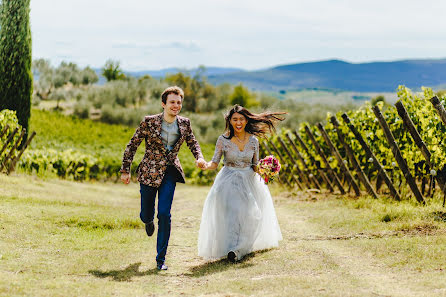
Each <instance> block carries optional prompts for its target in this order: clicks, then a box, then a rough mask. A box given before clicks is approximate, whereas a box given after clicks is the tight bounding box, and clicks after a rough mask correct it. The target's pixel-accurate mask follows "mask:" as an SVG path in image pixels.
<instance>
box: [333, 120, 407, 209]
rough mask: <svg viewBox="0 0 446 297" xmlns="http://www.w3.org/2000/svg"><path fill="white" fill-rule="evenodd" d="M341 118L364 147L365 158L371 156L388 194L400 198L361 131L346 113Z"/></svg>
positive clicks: (396, 198)
mask: <svg viewBox="0 0 446 297" xmlns="http://www.w3.org/2000/svg"><path fill="white" fill-rule="evenodd" d="M342 119H343V120H344V122H345V123H346V124H347V126H348V128H349V129H350V131H352V133H353V134H354V135H355V138H356V140H358V142H359V144H360V145H361V147H362V148H363V149H364V151H365V153H366V157H367V158H372V161H373V165H374V166H375V168H377V169H378V173H379V175H380V176H381V178H382V179H383V180H384V182H385V183H386V185H387V187H388V188H389V191H390V194H391V195H392V197H393V198H394V199H395V200H398V201H399V200H401V196H400V194H399V193H398V191H397V190H396V188H395V186H394V185H393V183H392V181H391V180H390V178H389V176H388V175H387V172H386V171H385V170H384V167H383V166H382V165H381V163H380V162H379V161H378V159H377V158H376V156H375V154H374V153H373V152H372V150H371V149H370V147H369V146H368V144H367V143H366V142H365V140H364V138H363V137H362V135H361V133H359V131H358V130H357V129H356V127H355V126H354V125H353V124H352V122H351V120H350V118H349V117H348V115H347V114H346V113H343V114H342Z"/></svg>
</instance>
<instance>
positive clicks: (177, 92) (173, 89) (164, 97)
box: [161, 86, 184, 104]
mask: <svg viewBox="0 0 446 297" xmlns="http://www.w3.org/2000/svg"><path fill="white" fill-rule="evenodd" d="M169 94H175V95H179V96H180V97H181V101H183V99H184V92H183V90H182V89H181V88H180V87H178V86H173V87H168V88H167V89H165V90H164V92H163V93H162V94H161V101H163V103H164V104H166V101H167V96H169Z"/></svg>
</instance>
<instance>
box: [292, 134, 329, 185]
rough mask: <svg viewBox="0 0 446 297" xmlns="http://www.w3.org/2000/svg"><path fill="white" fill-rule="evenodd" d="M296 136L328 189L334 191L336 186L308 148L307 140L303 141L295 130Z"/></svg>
mask: <svg viewBox="0 0 446 297" xmlns="http://www.w3.org/2000/svg"><path fill="white" fill-rule="evenodd" d="M294 136H296V139H297V140H298V141H299V144H300V145H301V147H302V148H303V149H304V150H305V152H306V153H307V156H308V157H309V158H310V161H311V162H313V163H314V164H315V165H316V168H317V170H318V172H319V175H320V176H321V177H322V179H323V180H324V181H325V184H326V185H327V187H328V190H329V191H330V192H334V188H333V186H332V185H331V182H330V179H329V178H328V177H327V175H326V174H325V172H324V170H322V168H321V166H320V165H319V163H318V162H316V160H315V159H314V157H313V155H312V154H310V150H309V149H308V147H307V145H306V144H305V142H304V141H303V139H302V138H301V137H300V135H299V134H298V133H297V132H296V131H294Z"/></svg>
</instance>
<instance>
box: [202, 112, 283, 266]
mask: <svg viewBox="0 0 446 297" xmlns="http://www.w3.org/2000/svg"><path fill="white" fill-rule="evenodd" d="M282 114H284V113H283V112H280V113H272V112H265V113H262V114H253V113H251V112H249V111H248V110H247V109H246V108H244V107H242V106H240V105H235V106H234V107H233V108H232V109H231V110H230V111H229V112H228V113H227V115H226V116H225V120H226V131H225V134H223V135H221V136H220V137H219V138H218V140H217V144H216V147H215V154H214V157H213V158H212V160H211V161H210V162H208V163H207V164H206V167H205V169H211V170H212V169H216V168H217V166H218V163H219V162H220V159H221V156H222V155H224V167H223V169H222V170H221V171H220V172H219V173H218V174H217V177H216V178H215V181H214V184H213V186H212V188H211V190H210V191H209V193H208V196H207V198H206V201H205V203H204V207H203V214H202V219H201V226H200V232H199V237H198V255H199V256H201V257H203V258H205V259H209V260H213V259H220V258H223V257H226V256H227V257H228V259H229V260H230V261H232V262H235V261H237V260H240V259H241V258H242V257H243V256H244V255H246V254H248V253H251V252H253V251H257V250H262V249H267V248H271V247H277V246H278V241H279V240H282V233H281V232H280V227H279V224H278V222H277V217H276V213H275V210H274V206H273V201H272V198H271V194H270V192H269V190H268V187H267V186H266V185H265V183H264V182H263V180H262V179H261V177H260V175H258V174H257V173H256V172H255V171H256V165H257V163H258V161H259V141H258V140H257V138H256V137H255V136H265V134H266V133H268V132H272V131H274V125H275V123H276V122H278V121H282V120H283V118H281V117H280V115H282Z"/></svg>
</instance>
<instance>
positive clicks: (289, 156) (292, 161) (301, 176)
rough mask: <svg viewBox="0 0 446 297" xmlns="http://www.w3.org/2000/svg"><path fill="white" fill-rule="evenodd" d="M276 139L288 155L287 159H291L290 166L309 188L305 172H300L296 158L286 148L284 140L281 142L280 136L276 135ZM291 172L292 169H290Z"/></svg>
mask: <svg viewBox="0 0 446 297" xmlns="http://www.w3.org/2000/svg"><path fill="white" fill-rule="evenodd" d="M277 140H278V141H279V143H280V145H281V146H282V147H283V149H284V151H285V153H286V155H287V156H288V158H289V160H290V161H291V164H292V166H291V168H292V169H295V170H296V172H297V175H298V176H299V177H300V180H302V181H303V182H304V183H305V184H306V186H307V188H309V189H310V188H311V184H310V183H309V181H308V179H307V177H306V176H305V174H303V173H302V171H301V170H300V168H299V166H298V165H297V162H296V160H295V159H294V157H293V155H292V154H291V152H290V150H289V149H288V147H287V146H286V145H285V142H283V140H282V138H280V136H278V137H277ZM291 172H292V170H291Z"/></svg>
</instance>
